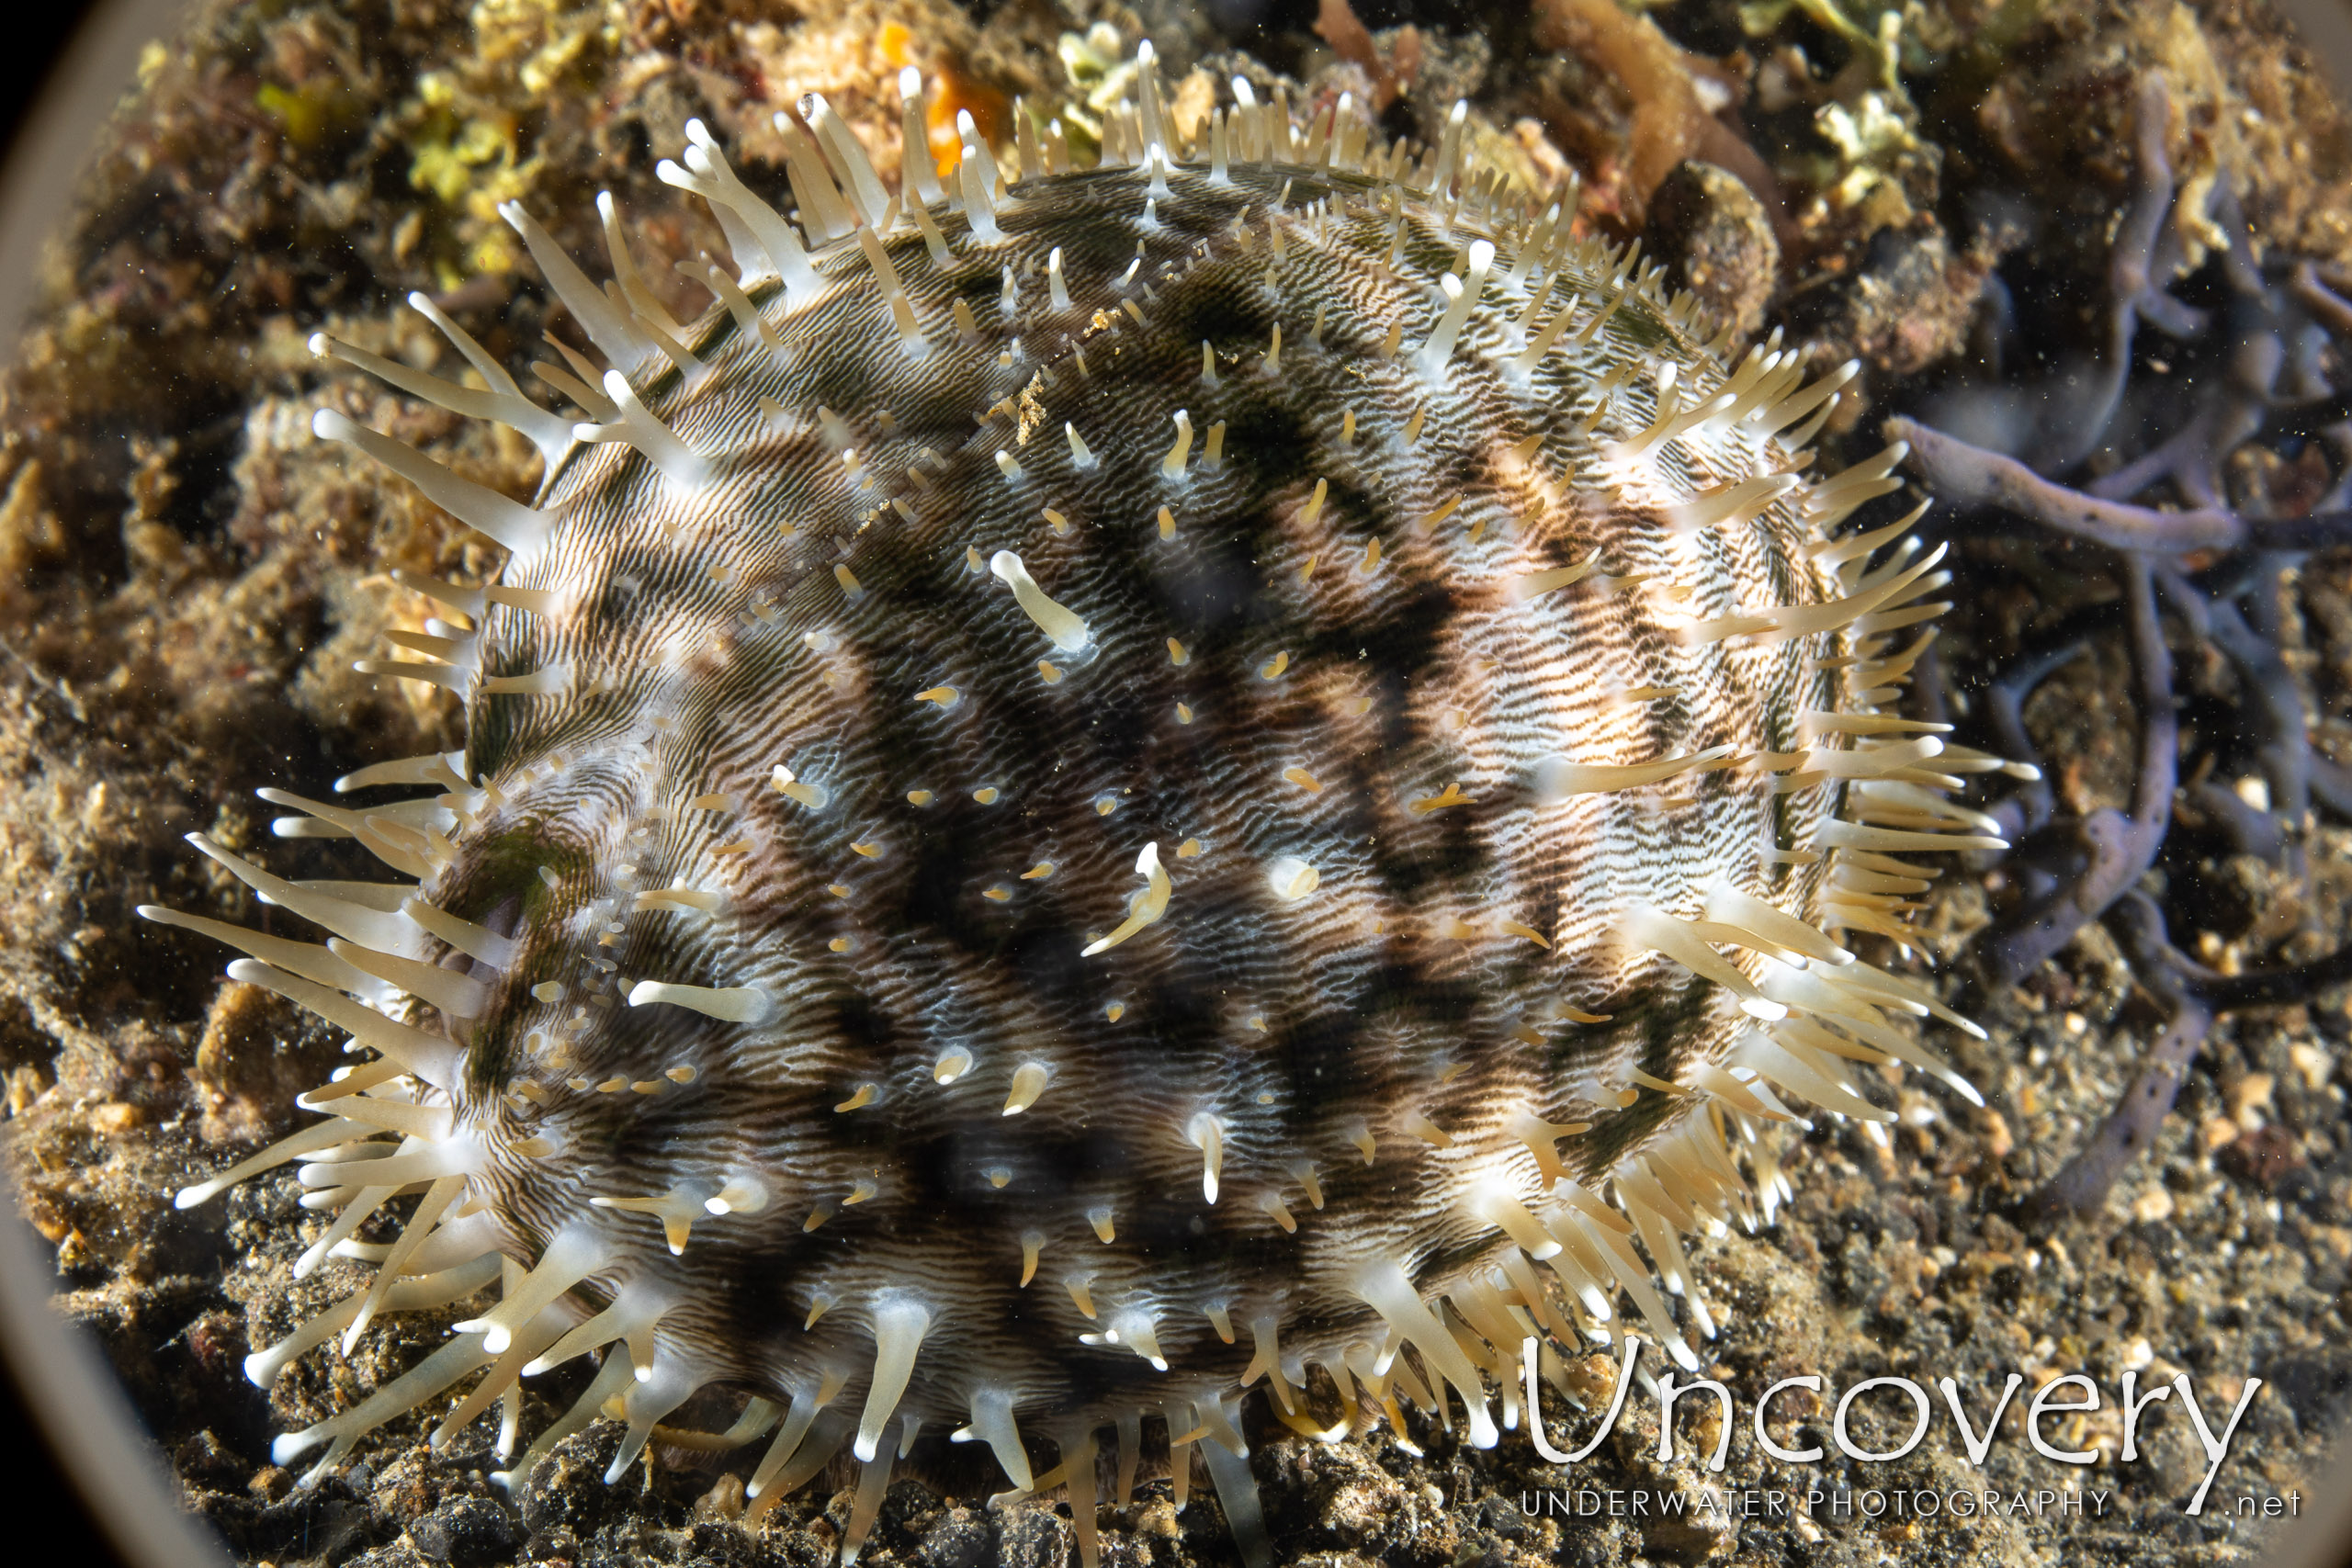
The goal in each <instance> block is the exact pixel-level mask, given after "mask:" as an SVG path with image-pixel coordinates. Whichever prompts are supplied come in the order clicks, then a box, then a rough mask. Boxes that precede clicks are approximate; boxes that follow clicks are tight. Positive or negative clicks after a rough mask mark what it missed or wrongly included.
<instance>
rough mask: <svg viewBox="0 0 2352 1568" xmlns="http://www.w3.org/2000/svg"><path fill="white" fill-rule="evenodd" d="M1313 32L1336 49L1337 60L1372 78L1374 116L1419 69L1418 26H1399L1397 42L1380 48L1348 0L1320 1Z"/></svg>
mask: <svg viewBox="0 0 2352 1568" xmlns="http://www.w3.org/2000/svg"><path fill="white" fill-rule="evenodd" d="M1315 33H1316V36H1317V38H1320V39H1322V40H1323V41H1324V42H1326V43H1328V44H1329V45H1330V46H1331V47H1332V49H1333V50H1335V51H1338V53H1339V56H1340V59H1342V60H1344V61H1346V62H1348V63H1349V64H1351V65H1353V66H1356V67H1357V68H1359V69H1360V70H1362V71H1363V73H1365V74H1366V75H1368V76H1370V77H1371V78H1372V112H1373V113H1374V115H1375V116H1377V115H1381V114H1384V113H1385V112H1386V111H1387V108H1388V106H1389V105H1390V104H1393V103H1395V102H1396V101H1397V95H1398V94H1399V93H1403V92H1406V91H1408V90H1409V89H1410V88H1411V87H1412V85H1413V76H1414V74H1415V73H1417V72H1418V71H1419V70H1420V67H1421V30H1420V29H1419V28H1416V27H1411V26H1407V27H1403V28H1398V29H1397V35H1396V41H1395V42H1394V43H1392V44H1391V45H1390V46H1389V48H1388V49H1387V50H1385V51H1383V50H1382V49H1381V47H1380V45H1379V43H1378V41H1377V40H1375V39H1374V38H1373V36H1372V29H1371V28H1367V27H1365V26H1364V25H1363V22H1362V21H1361V20H1359V19H1358V17H1357V16H1356V14H1355V11H1354V8H1353V7H1351V6H1349V4H1348V0H1319V3H1318V5H1317V10H1316V15H1315Z"/></svg>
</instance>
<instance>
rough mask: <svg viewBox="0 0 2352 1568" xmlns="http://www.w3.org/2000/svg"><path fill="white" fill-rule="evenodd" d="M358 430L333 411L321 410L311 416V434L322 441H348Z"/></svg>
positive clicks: (354, 425)
mask: <svg viewBox="0 0 2352 1568" xmlns="http://www.w3.org/2000/svg"><path fill="white" fill-rule="evenodd" d="M357 428H358V426H357V425H356V424H354V423H352V422H351V421H350V420H348V419H346V418H345V417H344V416H343V415H342V414H339V413H337V412H334V410H333V409H320V410H318V411H317V412H313V413H312V414H311V434H313V435H315V436H317V437H318V438H319V439H320V440H322V441H348V440H350V439H351V433H352V432H353V431H355V430H356V429H357Z"/></svg>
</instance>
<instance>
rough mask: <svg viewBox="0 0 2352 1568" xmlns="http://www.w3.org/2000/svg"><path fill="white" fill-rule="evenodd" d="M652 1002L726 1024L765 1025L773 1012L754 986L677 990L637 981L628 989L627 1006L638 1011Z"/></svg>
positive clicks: (663, 982) (770, 1003)
mask: <svg viewBox="0 0 2352 1568" xmlns="http://www.w3.org/2000/svg"><path fill="white" fill-rule="evenodd" d="M655 1002H667V1003H669V1004H670V1005H671V1006H673V1007H682V1008H684V1009H686V1010H689V1011H691V1012H698V1013H701V1014H702V1015H703V1016H704V1017H705V1018H715V1019H718V1020H719V1021H722V1022H725V1023H764V1022H766V1021H767V1020H768V1019H769V1018H770V1017H772V1016H773V1015H774V1013H775V1003H774V1002H773V1001H771V1000H770V999H769V997H768V994H767V993H766V992H765V991H763V990H761V989H760V988H759V987H756V986H678V985H673V984H671V983H670V982H669V981H667V980H639V982H638V983H637V984H636V985H634V986H632V987H629V993H628V1005H629V1006H631V1007H633V1008H641V1007H646V1006H648V1005H650V1004H651V1003H655Z"/></svg>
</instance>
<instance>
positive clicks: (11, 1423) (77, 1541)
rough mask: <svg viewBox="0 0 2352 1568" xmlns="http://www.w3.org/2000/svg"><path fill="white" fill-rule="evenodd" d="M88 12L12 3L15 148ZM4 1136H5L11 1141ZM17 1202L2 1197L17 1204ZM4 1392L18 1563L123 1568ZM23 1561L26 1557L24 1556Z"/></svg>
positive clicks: (0, 1494)
mask: <svg viewBox="0 0 2352 1568" xmlns="http://www.w3.org/2000/svg"><path fill="white" fill-rule="evenodd" d="M88 10H89V7H88V6H86V5H81V4H73V3H70V0H69V3H65V4H59V3H56V0H43V3H41V4H39V5H35V4H30V3H28V0H10V3H9V4H8V13H9V14H8V19H7V47H6V48H5V49H0V135H5V136H6V139H7V141H8V142H10V143H13V142H14V141H16V136H17V130H18V129H19V128H20V127H21V125H22V123H23V121H24V118H25V117H26V115H27V114H28V112H30V110H31V108H32V107H33V103H34V100H35V99H36V98H37V97H38V96H39V95H40V88H41V85H42V83H43V82H44V81H45V80H46V79H47V77H48V75H49V70H50V66H51V63H53V62H55V60H56V59H57V57H58V55H59V54H60V53H62V51H63V50H64V48H65V46H66V44H67V42H68V41H70V40H71V39H72V38H73V36H74V29H75V28H78V27H80V26H81V23H82V20H83V17H85V15H86V14H87V12H88ZM0 342H5V343H6V344H7V348H8V351H9V352H13V350H14V333H13V332H12V331H10V330H9V329H8V328H6V327H0ZM5 1135H6V1134H5V1133H0V1136H5ZM14 1201H16V1200H15V1196H14V1194H0V1202H9V1203H13V1202H14ZM0 1392H5V1393H6V1405H7V1408H6V1412H5V1413H4V1414H5V1416H6V1426H5V1428H0V1515H5V1516H6V1517H7V1518H8V1519H10V1520H11V1521H12V1522H13V1528H14V1529H15V1530H17V1531H21V1532H22V1533H21V1534H18V1535H17V1536H16V1539H15V1540H14V1542H13V1548H12V1550H10V1551H9V1552H8V1555H9V1556H10V1557H12V1558H17V1559H18V1560H19V1561H23V1560H26V1559H31V1560H38V1561H43V1562H49V1563H52V1564H55V1565H56V1568H80V1565H82V1564H85V1563H87V1564H92V1565H95V1568H112V1565H114V1564H118V1563H119V1562H121V1559H120V1558H118V1557H117V1556H116V1555H115V1554H114V1552H113V1551H112V1550H111V1549H110V1548H108V1547H107V1544H106V1540H105V1538H104V1537H102V1536H101V1535H99V1533H98V1531H97V1528H96V1525H95V1524H93V1523H92V1522H91V1519H90V1517H89V1514H88V1512H87V1510H86V1509H85V1508H84V1507H83V1506H82V1503H81V1498H80V1496H79V1495H77V1494H76V1493H75V1491H74V1484H73V1483H72V1482H70V1481H68V1480H66V1478H65V1476H64V1474H63V1473H62V1472H60V1471H59V1470H58V1468H57V1462H56V1461H55V1460H53V1459H52V1458H51V1456H50V1453H49V1450H48V1448H47V1446H46V1445H45V1444H44V1443H43V1442H42V1440H41V1437H40V1424H39V1423H38V1422H37V1421H36V1420H35V1419H34V1418H33V1416H32V1414H31V1413H30V1412H29V1411H28V1410H27V1409H26V1408H25V1404H24V1401H23V1398H22V1397H21V1396H20V1395H19V1394H18V1393H17V1387H16V1385H15V1383H14V1382H12V1381H8V1380H7V1379H6V1374H5V1373H0ZM20 1554H21V1555H20Z"/></svg>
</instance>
